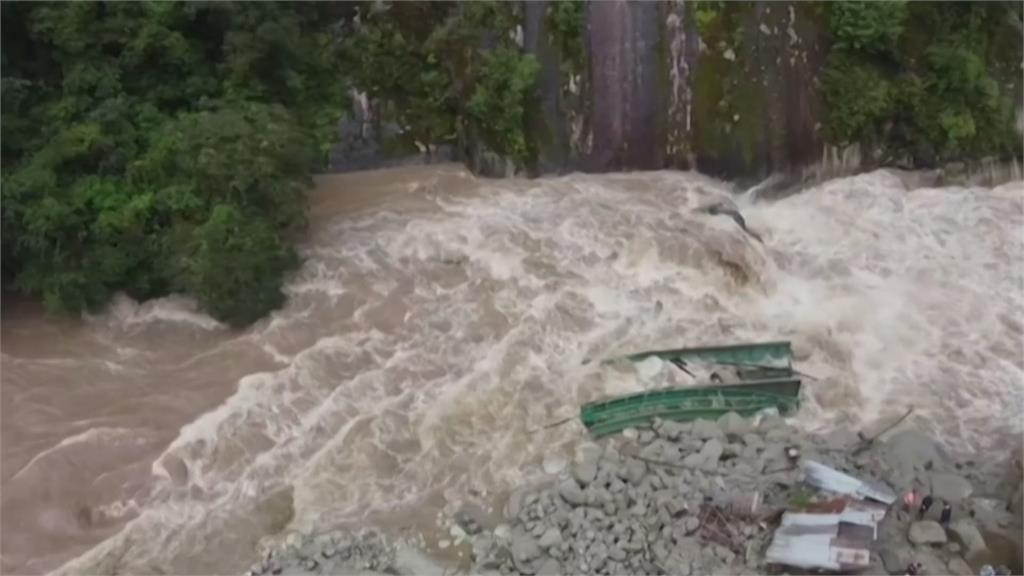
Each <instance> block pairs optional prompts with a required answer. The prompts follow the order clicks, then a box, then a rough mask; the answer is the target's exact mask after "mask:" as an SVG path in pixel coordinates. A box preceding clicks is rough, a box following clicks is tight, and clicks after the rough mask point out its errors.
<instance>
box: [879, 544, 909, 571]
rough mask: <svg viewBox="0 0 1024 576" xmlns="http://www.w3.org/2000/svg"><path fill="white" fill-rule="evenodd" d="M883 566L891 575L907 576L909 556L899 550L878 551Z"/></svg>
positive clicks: (885, 549)
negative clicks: (900, 575) (903, 575)
mask: <svg viewBox="0 0 1024 576" xmlns="http://www.w3.org/2000/svg"><path fill="white" fill-rule="evenodd" d="M878 556H879V557H880V558H881V559H882V566H885V570H886V571H887V572H888V573H889V574H905V573H906V571H907V564H909V562H908V561H907V555H906V554H905V553H903V551H902V550H899V549H897V548H888V547H887V548H882V549H881V550H879V551H878Z"/></svg>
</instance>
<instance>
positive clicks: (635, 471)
mask: <svg viewBox="0 0 1024 576" xmlns="http://www.w3.org/2000/svg"><path fill="white" fill-rule="evenodd" d="M625 470H626V472H625V478H624V479H625V480H626V481H628V482H629V483H630V484H639V483H640V481H641V480H643V479H644V475H645V474H647V464H645V463H644V462H642V461H640V460H637V459H635V458H630V459H629V460H627V461H626V466H625Z"/></svg>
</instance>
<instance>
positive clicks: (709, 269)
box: [4, 167, 1024, 573]
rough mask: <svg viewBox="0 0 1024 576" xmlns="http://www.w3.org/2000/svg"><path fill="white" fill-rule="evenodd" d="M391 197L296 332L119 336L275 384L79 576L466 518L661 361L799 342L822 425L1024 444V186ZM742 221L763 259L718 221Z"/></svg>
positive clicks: (621, 181) (339, 236)
mask: <svg viewBox="0 0 1024 576" xmlns="http://www.w3.org/2000/svg"><path fill="white" fill-rule="evenodd" d="M375 177H376V178H379V179H380V185H381V186H382V188H383V187H385V186H386V187H387V188H388V189H389V190H391V189H393V188H395V186H396V185H402V186H400V187H402V189H403V190H404V192H402V193H395V192H389V193H388V199H387V201H386V202H384V203H382V204H381V205H380V206H373V205H363V206H361V207H359V209H356V210H348V211H346V210H340V209H339V210H337V211H336V212H329V213H319V214H314V215H313V216H314V220H315V221H316V222H317V225H316V228H315V230H314V234H313V237H312V239H311V240H310V243H309V245H308V246H307V247H306V248H305V256H306V263H305V265H304V267H303V268H302V270H301V271H300V273H299V275H298V277H297V278H295V279H294V281H293V282H292V283H291V284H290V286H289V287H288V293H289V296H290V298H289V303H288V305H287V307H286V308H285V309H284V310H282V311H280V312H278V313H276V314H274V315H273V316H272V317H271V318H269V319H267V320H265V321H263V322H261V323H259V324H258V325H257V326H256V327H254V328H253V329H252V330H251V331H249V332H248V333H246V334H244V335H241V336H231V337H229V336H227V335H225V333H224V332H223V331H222V330H219V327H218V326H216V323H212V321H208V319H205V317H202V316H201V315H198V314H196V313H195V312H194V311H188V308H187V307H185V306H183V305H180V304H176V305H175V306H178V307H175V308H173V309H174V310H185V311H187V313H185V312H183V313H180V314H179V313H178V312H175V313H173V314H169V313H167V312H166V311H164V310H165V307H166V306H167V305H166V304H164V305H160V304H157V305H156V306H155V307H153V308H146V306H148V305H144V306H142V307H135V306H132V305H128V304H125V303H120V304H118V305H117V306H116V308H115V311H113V312H110V313H108V314H107V315H106V316H105V317H104V318H106V319H108V320H109V321H111V322H115V323H117V325H118V326H124V325H130V326H135V327H137V326H138V325H139V323H141V325H146V326H149V325H151V323H154V322H167V321H173V322H184V324H183V325H181V326H180V328H181V330H180V331H179V332H178V333H177V335H176V336H175V335H174V334H170V335H169V334H166V333H164V334H162V336H161V337H162V338H165V339H175V338H180V339H189V340H188V341H189V342H196V344H195V347H194V348H193V349H192V352H191V354H193V355H194V356H202V357H203V358H205V360H204V362H207V363H208V364H209V365H210V366H218V365H220V364H221V363H223V364H224V365H225V366H227V365H231V366H232V367H233V368H234V370H235V371H236V372H237V371H238V369H239V367H238V364H239V363H240V362H242V361H243V360H241V359H240V358H239V357H238V356H239V353H238V352H237V350H238V349H239V347H243V346H245V347H251V348H252V349H253V350H258V351H260V352H258V354H260V355H261V358H262V360H261V363H260V368H259V369H258V370H249V371H244V370H243V373H244V374H245V375H244V376H243V377H241V378H240V379H238V380H235V381H232V382H230V384H231V390H230V392H229V393H228V394H225V395H224V396H223V397H222V398H221V401H220V404H219V405H216V406H214V407H212V409H210V410H208V411H206V412H205V413H203V414H202V415H198V417H196V416H195V415H193V419H192V421H191V422H188V423H186V424H185V425H184V426H183V427H181V429H180V431H176V433H177V436H176V437H175V438H173V439H172V440H170V441H169V445H166V448H165V449H164V450H163V451H162V453H160V454H157V455H155V457H154V458H152V459H151V460H150V462H151V464H150V465H149V468H148V474H149V481H150V482H151V483H152V484H153V489H152V490H151V495H149V496H148V498H147V500H146V501H145V502H144V503H143V504H142V505H141V506H140V508H139V511H138V513H137V515H136V516H134V517H133V519H131V520H130V522H129V525H128V528H127V529H125V530H122V531H121V532H120V533H119V534H118V535H116V536H114V537H112V538H109V539H107V540H105V541H104V542H103V543H102V544H100V545H98V546H96V547H94V548H93V549H91V550H90V551H89V552H87V553H85V554H84V555H82V556H80V557H78V558H77V559H75V560H74V561H72V562H70V563H68V564H66V565H65V566H64V567H63V568H62V569H61V570H60V571H61V572H65V573H80V572H83V571H86V572H96V571H112V570H114V569H118V570H126V571H131V572H148V571H153V570H155V569H157V568H159V569H160V570H164V571H172V572H178V573H184V572H188V573H200V572H228V571H234V570H239V569H242V568H244V566H245V565H246V562H247V560H249V559H251V558H252V554H253V548H254V547H255V546H256V545H257V543H258V542H259V540H260V539H261V538H263V537H265V536H268V535H270V534H273V533H275V532H278V531H280V530H282V529H291V528H295V529H307V528H312V527H323V526H334V525H344V524H346V523H365V522H374V523H378V524H380V525H382V526H388V527H392V528H394V529H396V530H399V529H403V528H412V529H417V530H424V531H426V530H429V529H431V527H432V526H433V522H434V520H435V516H436V513H437V512H438V510H440V509H441V508H442V507H443V506H444V505H445V503H446V502H448V501H457V500H459V499H461V498H464V497H465V496H466V494H471V493H484V492H490V493H494V492H501V491H502V490H505V489H508V488H510V487H512V486H514V485H515V484H516V483H518V482H522V481H524V480H526V479H528V478H530V477H532V476H536V475H539V474H540V473H541V470H540V463H541V459H542V457H543V455H545V454H548V453H551V452H557V451H561V450H565V449H566V447H567V446H568V445H569V443H570V442H572V441H573V440H574V439H575V438H578V437H579V436H580V434H581V430H580V428H579V427H574V426H572V425H570V426H562V427H557V428H551V429H544V426H545V425H546V424H548V423H550V422H553V421H557V420H559V419H562V418H565V417H567V416H571V415H572V414H574V412H575V410H576V407H577V406H578V405H579V404H580V403H581V402H585V401H588V400H590V399H593V398H596V397H598V396H601V395H605V394H612V393H622V392H628V391H632V390H637V389H639V388H640V387H642V386H644V384H643V383H642V382H641V381H639V380H636V379H635V378H634V379H629V378H618V379H617V378H609V377H608V376H607V374H602V373H599V369H598V368H597V366H596V365H595V363H585V362H584V360H585V359H592V358H601V357H605V356H608V355H612V354H616V353H621V352H628V351H636V350H643V349H646V348H650V347H668V346H684V345H695V344H701V343H716V342H727V341H733V340H741V341H742V340H760V339H780V338H785V339H791V340H793V341H794V343H795V345H796V347H797V354H798V358H799V360H800V368H801V370H802V371H804V372H807V373H808V374H811V375H813V376H814V378H815V379H814V380H813V381H809V382H808V385H807V386H806V388H807V393H808V401H807V402H806V403H805V408H804V410H803V413H802V415H801V422H802V424H803V425H806V426H809V427H813V428H830V427H837V426H853V425H861V424H864V423H868V422H873V421H875V420H877V419H879V418H885V417H888V416H889V415H892V414H896V413H900V412H901V411H902V410H903V409H905V408H906V407H908V406H915V407H916V408H917V414H918V416H917V417H918V418H919V425H921V426H924V427H926V428H930V429H932V430H934V431H935V432H936V433H937V434H940V435H941V437H942V438H943V440H944V441H945V442H946V443H947V444H949V445H950V447H953V448H957V449H985V448H989V447H992V446H993V443H995V442H997V441H998V439H999V438H1006V437H1009V436H1012V435H1014V434H1019V433H1020V432H1021V423H1020V421H1019V418H1018V416H1019V414H1020V407H1021V404H1022V402H1024V390H1022V388H1021V386H1020V382H1021V380H1022V377H1024V365H1022V362H1021V355H1020V351H1021V348H1020V346H1021V343H1022V333H1021V332H1022V326H1021V323H1020V321H1019V317H1020V313H1021V310H1022V309H1024V301H1022V291H1021V279H1022V277H1021V269H1020V262H1021V260H1020V256H1021V248H1022V240H1021V237H1020V235H1019V230H1020V228H1021V226H1022V225H1024V218H1022V209H1024V187H1022V186H1021V184H1020V183H1014V184H1010V185H1005V186H1002V187H999V188H996V189H963V188H938V189H916V190H907V189H905V188H904V186H903V184H902V183H901V181H900V180H899V179H898V178H897V177H896V176H894V175H893V174H890V173H888V172H884V171H883V172H875V173H871V174H865V175H861V176H856V177H852V178H844V179H840V180H835V181H831V182H828V183H826V184H823V185H821V186H817V187H815V188H812V189H809V190H806V191H804V192H802V193H800V194H798V195H795V196H791V197H789V198H786V199H784V200H779V201H776V202H764V203H752V202H751V201H750V200H749V198H740V199H738V200H737V199H735V198H734V197H733V195H732V194H731V191H730V190H729V188H728V187H727V186H726V185H724V184H722V183H720V182H717V181H715V180H712V179H709V178H705V177H702V176H698V175H694V174H686V173H672V172H657V173H644V174H616V175H602V176H584V175H572V176H567V177H562V178H552V179H543V180H533V181H509V180H505V181H479V182H477V181H473V180H472V179H470V178H468V177H467V176H466V175H465V174H464V173H463V172H461V171H460V170H458V169H455V168H452V167H442V168H416V169H402V170H395V171H385V172H380V173H378V174H377V175H376V176H375ZM360 178H361V180H360V181H359V182H360V184H362V185H367V184H368V182H369V183H370V184H371V185H372V179H370V177H368V176H366V175H363V176H360ZM344 184H345V180H344V179H340V180H339V179H332V180H328V181H326V182H323V183H322V184H321V187H320V189H319V190H318V191H317V195H318V196H319V198H318V197H315V198H314V202H313V206H314V207H316V206H336V205H335V204H332V203H330V202H326V201H325V200H324V198H325V197H329V196H333V195H343V194H345V191H344V190H339V189H337V188H336V186H339V185H340V186H344ZM448 187H451V188H452V189H458V192H457V193H450V194H449V193H448V190H447V188H448ZM371 190H372V188H371ZM363 192H364V193H366V191H363ZM723 201H728V202H738V206H739V209H740V211H741V212H742V213H743V215H744V217H745V218H746V221H747V225H748V226H749V227H750V228H751V229H752V230H754V231H755V232H756V233H757V234H759V235H760V236H761V237H762V238H763V240H764V243H763V244H761V243H759V242H757V241H756V240H754V239H753V238H752V237H751V236H749V235H747V234H745V233H744V231H743V230H741V229H740V227H739V226H738V225H737V224H736V223H735V222H734V221H733V220H732V219H730V218H728V217H724V216H713V215H709V214H707V213H706V212H705V211H702V210H700V208H701V207H703V206H707V205H708V204H711V203H715V202H723ZM186 326H188V327H189V328H187V329H186ZM196 327H198V328H200V332H202V333H203V334H200V335H197V334H196V333H195V332H194V328H196ZM133 329H135V328H133ZM211 331H212V334H215V335H216V336H211V335H210V334H208V333H209V332H211ZM214 337H216V338H221V339H226V340H225V341H217V342H216V344H215V345H211V341H209V340H208V339H209V338H214ZM111 338H112V339H114V340H115V341H116V340H117V338H118V336H117V335H116V334H114V335H112V336H111ZM204 338H205V339H204ZM165 341H166V340H165ZM172 348H173V349H175V350H178V351H179V355H180V358H179V360H182V359H184V360H182V363H180V364H174V366H179V365H180V366H189V365H190V364H189V363H188V362H186V361H185V360H187V359H188V358H190V356H189V355H188V354H185V353H184V352H183V350H186V349H187V347H185V344H182V343H181V342H175V343H174V346H172ZM211 349H214V350H217V352H216V353H212V352H210V350H211ZM245 349H246V350H248V349H249V348H245ZM253 354H256V352H253ZM4 361H5V363H7V362H8V359H7V358H6V357H5V360H4ZM175 369H177V368H175ZM181 370H185V368H182V369H181ZM162 377H163V378H173V377H182V378H187V377H188V375H187V373H186V372H183V373H181V374H178V373H175V372H173V371H172V372H170V373H169V374H165V375H163V376H162ZM149 409H157V408H155V407H150V408H149ZM6 553H7V552H6V551H5V554H6Z"/></svg>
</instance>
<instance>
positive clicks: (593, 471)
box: [572, 459, 597, 486]
mask: <svg viewBox="0 0 1024 576" xmlns="http://www.w3.org/2000/svg"><path fill="white" fill-rule="evenodd" d="M572 477H573V478H575V479H576V481H577V482H579V483H580V485H581V486H586V485H588V484H590V483H591V482H593V481H594V478H597V460H596V459H594V460H584V461H582V462H576V463H574V464H573V465H572Z"/></svg>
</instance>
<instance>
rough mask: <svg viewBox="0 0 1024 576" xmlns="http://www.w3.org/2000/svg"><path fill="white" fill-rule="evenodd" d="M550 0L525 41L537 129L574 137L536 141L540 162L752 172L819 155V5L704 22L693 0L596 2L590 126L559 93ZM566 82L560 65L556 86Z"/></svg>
mask: <svg viewBox="0 0 1024 576" xmlns="http://www.w3.org/2000/svg"><path fill="white" fill-rule="evenodd" d="M542 10H544V6H543V4H542V3H539V4H534V3H529V4H528V8H527V14H528V16H527V23H526V30H527V34H526V38H527V42H526V43H525V46H524V48H525V50H526V51H527V52H528V53H531V54H534V55H535V56H536V57H537V58H538V60H539V61H540V62H541V65H542V70H543V72H542V76H541V84H540V90H539V94H540V102H541V104H540V106H541V108H542V110H543V114H542V115H541V116H542V119H541V120H540V122H539V124H540V125H542V126H540V127H539V128H538V129H537V130H536V132H535V133H537V134H549V135H564V134H569V135H570V136H571V138H570V139H569V140H565V139H561V138H553V139H552V140H550V141H548V142H545V143H543V144H542V145H541V146H540V147H539V150H538V158H537V166H538V168H539V169H540V170H541V171H550V170H552V169H555V170H557V169H566V168H570V167H571V168H582V169H586V170H593V171H606V170H621V169H657V168H666V167H667V168H697V169H699V170H701V171H704V172H708V173H711V174H717V175H723V176H751V177H755V176H764V175H766V174H768V173H771V172H773V171H777V170H785V169H789V168H792V167H794V166H800V165H803V164H806V163H809V162H811V161H812V160H813V159H815V158H816V157H818V156H819V155H820V150H821V138H820V135H819V132H820V126H819V119H818V110H819V108H820V106H819V104H818V99H817V97H816V82H817V75H818V72H819V69H820V67H821V65H822V57H821V54H822V49H821V38H820V32H819V30H820V14H819V13H818V12H819V10H820V8H815V7H814V6H813V5H808V4H806V3H801V2H785V3H779V2H756V3H745V4H742V5H740V7H739V9H736V8H728V7H725V6H721V5H720V6H717V7H716V8H715V10H717V11H718V13H716V14H713V15H711V16H710V17H708V16H705V19H706V20H707V21H706V22H705V23H702V25H698V19H699V16H698V15H697V9H696V8H695V6H694V4H693V3H686V2H682V1H673V2H660V3H655V2H638V3H634V2H594V3H588V4H587V6H586V11H585V17H586V46H587V69H586V72H587V74H588V76H589V80H590V81H589V83H588V85H587V86H586V88H587V90H588V94H587V97H586V98H585V99H586V100H587V101H588V102H589V106H588V108H587V109H586V110H584V111H583V113H585V114H586V115H587V116H588V117H589V122H588V123H587V124H588V125H589V126H590V127H591V129H590V130H589V131H587V132H581V131H579V130H575V131H574V130H571V129H570V128H569V127H568V126H567V123H566V119H567V117H568V115H567V114H566V113H565V112H566V109H565V107H564V105H563V106H560V105H559V103H558V102H557V100H556V99H555V98H553V97H552V93H553V92H554V90H553V84H554V78H555V75H556V73H557V72H558V71H560V70H565V67H562V66H560V65H559V64H558V62H557V61H556V60H557V59H556V58H553V52H552V51H551V50H549V48H550V46H551V45H552V42H551V41H550V39H548V41H545V40H544V39H543V36H544V35H543V33H541V32H537V31H536V30H537V29H538V27H537V26H535V24H534V22H535V21H538V20H541V19H540V18H539V16H537V15H536V14H537V13H539V12H541V11H542ZM531 14H534V16H533V18H531V17H530V15H531ZM541 26H543V25H541ZM541 30H543V28H541ZM555 53H557V52H555ZM569 83H570V79H569V78H567V77H566V76H565V74H562V76H561V88H560V89H559V92H563V91H565V88H566V85H567V84H569ZM573 139H575V141H573Z"/></svg>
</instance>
